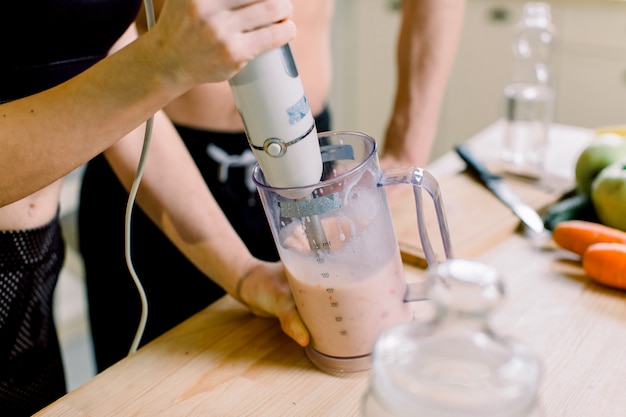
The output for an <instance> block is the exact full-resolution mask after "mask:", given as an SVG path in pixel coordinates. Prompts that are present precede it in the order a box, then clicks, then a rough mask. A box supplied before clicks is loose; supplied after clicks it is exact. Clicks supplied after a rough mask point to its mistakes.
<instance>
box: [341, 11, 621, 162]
mask: <svg viewBox="0 0 626 417" xmlns="http://www.w3.org/2000/svg"><path fill="white" fill-rule="evenodd" d="M412 1H418V0H412ZM396 2H397V1H393V0H337V13H336V22H335V23H336V24H335V33H334V38H333V39H334V41H335V43H334V45H335V69H334V71H335V80H334V85H333V93H332V96H331V106H332V107H333V113H334V115H335V127H336V128H349V129H354V130H361V131H364V132H367V133H370V134H372V135H373V136H375V137H376V138H377V139H381V138H382V134H383V133H384V128H385V126H386V122H387V119H388V115H389V111H390V110H391V103H392V99H393V93H394V88H395V67H394V64H395V62H394V59H395V58H394V54H395V39H396V33H397V28H398V24H399V16H398V15H399V13H398V12H397V11H394V10H393V8H392V7H391V6H392V4H393V3H396ZM523 3H524V1H522V0H467V7H466V16H465V20H464V27H463V32H462V36H461V42H460V44H459V48H458V52H457V57H456V60H455V65H454V68H453V71H452V74H451V77H450V80H449V83H448V87H447V91H446V96H445V99H444V102H443V107H442V111H441V115H440V120H439V130H438V135H437V140H436V143H435V145H434V148H433V153H432V155H431V156H432V157H437V156H439V155H440V154H442V153H444V152H446V151H447V150H449V149H450V148H451V147H452V146H454V144H456V143H459V142H462V141H464V140H465V139H467V138H469V137H471V136H472V135H474V134H475V133H477V132H478V131H480V130H482V129H483V128H484V127H486V126H488V125H489V124H491V123H492V122H493V121H494V120H496V119H498V118H499V117H501V116H502V109H503V98H502V89H503V87H504V85H505V83H506V82H507V78H508V75H509V73H510V62H511V61H510V60H511V51H510V41H511V26H512V25H513V24H514V23H515V22H516V21H517V20H518V19H519V17H520V15H521V10H522V7H523ZM548 3H550V4H551V6H552V14H553V20H554V23H555V25H556V27H557V30H558V36H559V37H558V44H557V56H556V59H555V66H556V71H557V74H556V76H557V85H556V87H557V101H556V113H555V121H556V122H558V123H565V124H571V125H577V126H583V127H589V128H592V127H596V126H601V125H606V124H626V1H613V0H551V1H548Z"/></svg>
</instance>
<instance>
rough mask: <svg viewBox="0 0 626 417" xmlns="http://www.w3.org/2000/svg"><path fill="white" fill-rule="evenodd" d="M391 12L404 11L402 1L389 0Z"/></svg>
mask: <svg viewBox="0 0 626 417" xmlns="http://www.w3.org/2000/svg"><path fill="white" fill-rule="evenodd" d="M388 5H389V10H391V11H394V12H395V11H398V10H400V9H402V0H389V2H388Z"/></svg>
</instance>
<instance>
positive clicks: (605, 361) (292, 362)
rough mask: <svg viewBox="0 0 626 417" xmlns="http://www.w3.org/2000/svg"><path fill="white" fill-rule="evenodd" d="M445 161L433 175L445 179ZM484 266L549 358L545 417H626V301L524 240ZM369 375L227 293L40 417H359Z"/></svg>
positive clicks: (499, 250) (518, 329)
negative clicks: (317, 359)
mask: <svg viewBox="0 0 626 417" xmlns="http://www.w3.org/2000/svg"><path fill="white" fill-rule="evenodd" d="M443 165H444V168H445V169H444V168H442V167H437V166H436V164H433V171H435V172H440V173H442V174H441V175H443V172H444V171H445V170H446V169H448V168H449V167H450V164H443ZM476 258H478V259H481V260H483V261H485V262H488V263H490V264H491V265H493V266H495V267H496V268H498V269H499V270H500V271H501V273H502V275H503V276H504V279H505V284H506V289H507V294H506V298H505V301H504V303H503V305H502V307H501V308H500V309H499V310H498V311H497V312H496V313H495V314H494V317H493V318H492V319H493V320H492V325H493V328H494V330H495V331H496V332H497V333H500V334H505V335H509V336H513V337H515V338H517V339H518V340H521V341H523V342H525V343H526V344H528V345H529V346H530V347H531V348H532V349H534V351H535V352H536V353H537V354H538V355H539V357H540V358H541V360H542V363H543V366H544V375H543V380H542V386H541V390H540V392H541V406H542V409H543V412H544V415H545V416H546V417H560V416H563V417H591V416H603V417H613V416H614V417H623V416H625V415H626V394H624V383H625V382H626V295H625V293H623V292H619V291H616V290H611V289H607V288H604V287H601V286H599V285H596V284H594V283H592V282H590V281H589V280H588V279H587V278H586V277H585V276H584V274H583V272H582V270H581V268H580V264H579V262H578V259H577V258H576V257H575V256H573V255H571V254H569V253H566V252H564V251H562V250H559V249H558V248H555V247H554V246H552V245H550V244H549V243H548V244H542V245H539V244H537V243H535V242H532V241H530V240H528V239H527V238H525V237H524V236H523V235H522V234H521V233H513V234H511V235H510V236H509V237H508V238H506V239H504V240H503V241H502V242H501V243H499V244H498V245H497V246H495V247H493V248H491V249H489V250H487V251H485V252H484V253H482V254H481V255H480V256H477V257H476ZM406 271H407V277H408V279H412V280H413V279H421V278H422V276H423V270H421V269H420V268H418V267H415V266H412V265H406ZM368 377H369V372H360V373H354V374H344V375H330V374H326V373H324V372H321V371H319V370H318V369H317V368H315V367H314V366H313V365H311V363H310V362H309V361H308V359H307V357H306V355H305V353H304V350H303V349H302V348H300V347H299V346H297V345H296V343H295V342H293V341H292V340H291V339H289V338H288V337H287V336H285V335H284V334H283V333H282V331H281V330H280V326H279V325H278V323H277V321H275V320H272V319H263V318H257V317H254V316H252V315H251V314H249V313H248V312H247V310H246V309H245V308H244V307H243V306H241V305H240V304H238V303H237V302H236V301H234V300H233V299H232V298H230V297H228V296H227V297H224V298H223V299H221V300H219V301H218V302H216V303H215V304H213V305H211V306H210V307H208V308H207V309H205V310H203V311H202V312H200V313H198V314H196V315H195V316H193V317H191V318H190V319H189V320H187V321H185V322H184V323H182V324H181V325H179V326H178V327H176V328H174V329H173V330H171V331H169V332H168V333H166V334H164V335H163V336H161V337H160V338H158V339H156V340H155V341H153V342H152V343H150V344H148V345H147V346H145V347H143V348H142V349H140V350H139V351H138V352H137V353H135V354H133V355H131V356H129V357H127V358H126V359H124V360H122V361H121V362H119V363H118V364H116V365H115V366H113V367H111V368H109V369H108V370H107V371H105V372H103V373H101V374H99V375H97V376H96V377H94V378H93V379H92V380H90V381H89V382H87V383H86V384H84V385H82V386H81V387H79V388H77V389H75V390H74V391H72V392H70V393H69V394H67V395H66V396H65V397H63V398H61V399H60V400H59V401H57V402H56V403H54V404H52V405H50V406H49V407H47V408H46V409H44V410H42V411H41V412H39V413H38V414H36V415H37V416H46V417H52V416H64V417H66V416H93V417H97V416H103V417H105V416H106V417H111V416H149V417H157V416H167V417H178V416H257V417H265V416H267V417H270V416H272V417H275V416H333V417H334V416H337V417H341V416H350V417H352V416H355V417H358V416H359V413H360V407H361V404H360V403H361V399H362V396H363V394H364V393H365V390H366V388H367V383H368Z"/></svg>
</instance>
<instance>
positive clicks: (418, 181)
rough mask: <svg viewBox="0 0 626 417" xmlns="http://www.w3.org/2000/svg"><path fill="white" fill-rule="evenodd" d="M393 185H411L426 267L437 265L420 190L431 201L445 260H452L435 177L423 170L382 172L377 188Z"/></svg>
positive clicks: (444, 217)
mask: <svg viewBox="0 0 626 417" xmlns="http://www.w3.org/2000/svg"><path fill="white" fill-rule="evenodd" d="M395 184H411V185H412V186H413V194H414V196H415V208H416V210H415V212H416V213H417V227H418V231H419V236H420V241H421V243H422V249H423V250H424V256H425V257H426V263H427V264H428V267H432V266H434V265H435V264H437V255H436V254H435V251H434V250H433V247H432V245H431V243H430V239H429V237H428V230H427V228H426V221H425V220H424V213H423V211H422V193H421V191H422V188H424V189H425V190H426V191H427V192H428V194H429V195H430V197H431V198H432V200H433V203H434V205H435V211H436V213H437V220H438V223H439V233H440V235H441V241H442V244H443V249H444V253H445V257H446V259H451V258H453V253H452V244H451V241H450V232H449V230H448V222H447V220H446V214H445V212H444V208H443V200H442V198H441V189H440V187H439V184H438V182H437V180H436V179H435V177H434V176H433V175H432V174H431V173H430V172H428V171H426V170H424V169H423V168H418V167H410V168H391V169H386V170H383V171H382V175H381V178H380V182H379V184H378V186H387V185H395Z"/></svg>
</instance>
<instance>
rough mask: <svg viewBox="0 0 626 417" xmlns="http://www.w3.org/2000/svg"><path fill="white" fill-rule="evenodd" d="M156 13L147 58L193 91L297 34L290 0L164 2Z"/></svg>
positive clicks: (170, 0)
mask: <svg viewBox="0 0 626 417" xmlns="http://www.w3.org/2000/svg"><path fill="white" fill-rule="evenodd" d="M155 8H156V6H155ZM157 12H158V19H157V23H156V24H155V25H154V27H153V28H152V29H151V30H150V31H148V33H147V34H146V35H144V36H145V37H147V38H148V39H147V41H148V42H149V44H150V45H151V48H149V49H151V51H152V54H153V55H152V56H151V57H148V58H149V59H152V60H154V62H156V63H157V64H158V65H159V66H161V68H162V69H164V70H165V73H166V74H169V75H170V77H171V81H172V82H175V83H184V84H188V85H189V86H190V87H191V86H194V85H195V84H199V83H206V82H216V81H224V80H227V79H230V78H231V77H232V76H233V75H234V74H235V73H236V72H238V71H239V70H240V69H241V68H242V67H243V66H244V65H245V64H246V63H247V62H248V61H249V60H251V59H252V58H254V57H255V56H256V55H258V54H260V53H262V52H266V51H268V50H271V49H274V48H277V47H279V46H282V45H284V44H286V43H288V42H289V41H290V40H291V39H292V38H293V37H294V36H295V33H296V29H295V25H294V24H293V22H292V21H291V20H290V17H291V12H292V4H291V1H290V0H166V1H165V3H164V5H163V8H162V10H160V11H159V10H157Z"/></svg>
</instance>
